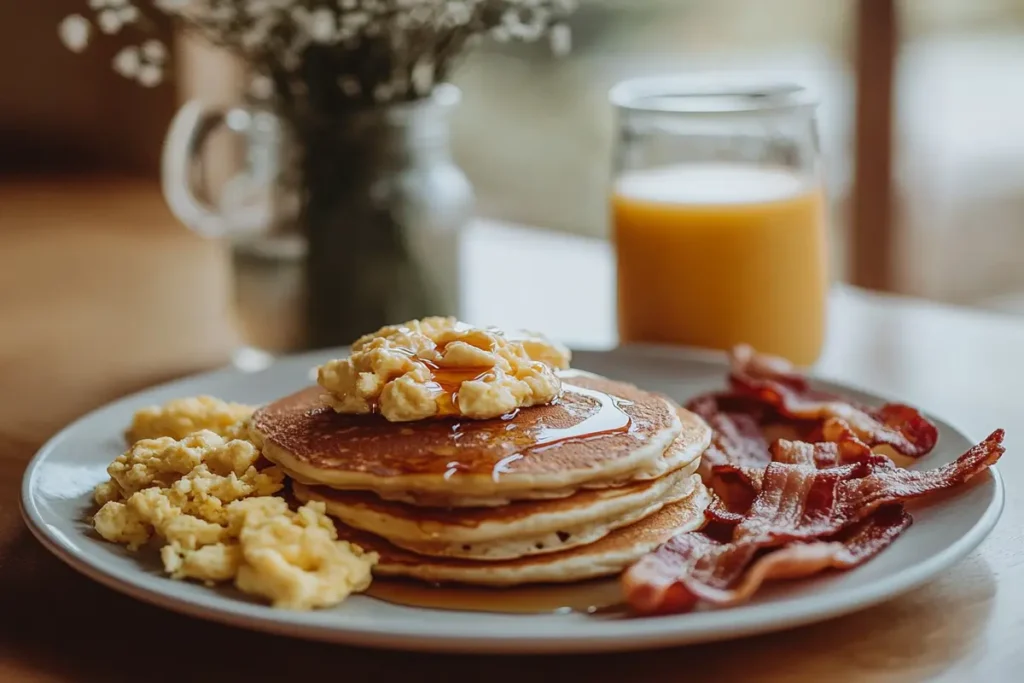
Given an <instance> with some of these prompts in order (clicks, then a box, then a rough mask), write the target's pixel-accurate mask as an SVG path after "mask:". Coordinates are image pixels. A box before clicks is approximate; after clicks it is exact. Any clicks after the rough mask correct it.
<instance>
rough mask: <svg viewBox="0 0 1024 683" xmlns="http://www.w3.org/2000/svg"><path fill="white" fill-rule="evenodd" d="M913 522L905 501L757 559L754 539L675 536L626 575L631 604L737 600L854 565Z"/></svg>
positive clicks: (640, 608) (659, 606)
mask: <svg viewBox="0 0 1024 683" xmlns="http://www.w3.org/2000/svg"><path fill="white" fill-rule="evenodd" d="M912 522H913V520H912V519H911V517H910V515H908V514H907V512H906V511H905V510H904V509H903V506H901V505H891V506H888V507H883V508H880V509H879V510H877V511H875V512H874V513H872V514H871V515H870V516H869V517H867V518H866V519H864V520H863V521H861V522H858V523H857V524H856V525H854V526H851V527H850V528H848V529H845V530H844V531H843V532H841V533H840V534H837V535H835V536H833V537H832V538H829V539H826V540H821V541H814V542H811V543H799V542H798V543H790V544H788V545H786V546H784V547H782V548H780V549H778V550H776V551H774V552H770V553H767V554H764V555H761V556H759V557H757V558H756V559H752V558H754V556H755V552H756V547H755V546H754V545H752V544H748V545H745V546H743V545H735V544H728V543H721V542H719V541H716V540H715V539H713V538H712V537H710V536H708V535H706V534H703V533H687V534H681V535H679V536H676V537H675V538H673V539H671V540H670V541H669V542H668V543H666V544H665V545H663V546H661V548H659V549H658V551H657V552H654V553H651V554H650V555H647V556H646V557H644V558H643V559H641V560H640V561H639V562H638V563H637V564H635V565H633V567H632V568H630V569H629V570H627V572H626V573H625V574H624V575H623V585H624V588H625V592H626V596H627V599H628V600H629V604H630V606H631V607H632V608H633V609H634V610H635V611H637V612H639V613H641V614H671V613H678V612H687V611H689V610H691V609H692V608H693V607H694V606H695V605H696V604H697V602H698V601H700V600H703V601H705V602H707V603H710V604H714V605H721V606H726V605H735V604H737V603H740V602H745V601H746V600H749V599H750V597H751V596H753V594H754V593H755V592H756V591H757V590H758V589H759V588H760V587H761V585H762V584H763V583H764V582H765V581H768V580H771V579H797V578H803V577H806V576H811V575H813V574H817V573H818V572H820V571H823V570H825V569H830V568H831V569H850V568H852V567H856V566H857V565H859V564H862V563H863V562H866V561H867V560H869V559H870V558H872V557H874V556H875V555H877V554H878V553H879V552H881V551H882V550H884V549H885V548H886V547H887V546H888V545H889V544H890V543H892V542H893V541H894V540H895V539H896V537H898V536H899V535H900V534H901V533H903V532H904V531H905V530H906V529H907V528H908V527H909V526H910V525H911V523H912Z"/></svg>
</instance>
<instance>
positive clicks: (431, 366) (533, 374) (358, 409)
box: [317, 317, 570, 422]
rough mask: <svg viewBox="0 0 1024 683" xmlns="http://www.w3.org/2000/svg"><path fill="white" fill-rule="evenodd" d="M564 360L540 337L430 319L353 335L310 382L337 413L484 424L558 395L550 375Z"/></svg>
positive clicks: (394, 419)
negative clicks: (348, 346)
mask: <svg viewBox="0 0 1024 683" xmlns="http://www.w3.org/2000/svg"><path fill="white" fill-rule="evenodd" d="M569 358H570V354H569V350H568V349H566V348H565V347H564V346H561V345H560V344H555V343H554V342H550V341H548V340H546V339H544V338H542V337H540V336H533V337H528V338H523V339H514V338H510V337H507V336H506V335H505V334H504V333H502V332H500V331H499V330H496V329H493V328H487V329H484V328H476V327H471V326H470V325H467V324H465V323H461V322H459V321H457V320H456V319H455V318H450V317H449V318H442V317H431V318H424V319H423V320H410V321H409V322H407V323H404V324H402V325H391V326H388V327H382V328H381V329H379V330H377V331H376V332H374V333H372V334H368V335H365V336H363V337H360V338H359V339H358V340H356V342H355V343H354V344H353V345H352V351H351V354H350V356H349V357H348V358H342V359H338V360H332V361H329V362H327V363H325V364H324V365H322V366H320V368H319V370H318V373H317V383H318V384H320V386H321V387H323V388H324V390H325V391H326V392H327V395H326V397H325V398H326V400H327V402H328V403H329V404H330V405H331V406H332V407H333V408H334V409H335V410H336V411H337V412H339V413H352V414H357V415H361V414H367V413H371V412H378V413H380V414H381V415H382V416H384V418H385V419H387V420H389V421H391V422H408V421H412V420H422V419H427V418H432V417H441V416H447V415H459V416H463V417H469V418H472V419H488V418H494V417H498V416H500V415H504V414H505V413H508V412H511V411H512V410H515V409H516V408H524V407H528V406H535V405H543V404H545V403H550V402H551V401H553V400H554V399H555V398H557V397H558V396H559V394H560V393H561V382H560V381H559V379H558V377H557V376H556V375H555V370H562V369H565V368H568V367H569Z"/></svg>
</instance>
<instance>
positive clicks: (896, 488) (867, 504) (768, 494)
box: [622, 430, 1004, 614]
mask: <svg viewBox="0 0 1024 683" xmlns="http://www.w3.org/2000/svg"><path fill="white" fill-rule="evenodd" d="M1002 440H1003V431H1002V430H996V431H995V432H993V433H992V434H991V435H990V436H989V437H988V438H987V439H985V440H984V441H982V442H981V443H980V444H978V445H976V446H974V447H973V448H971V449H969V450H968V451H967V452H966V453H964V454H963V455H961V456H960V457H959V458H957V460H955V461H954V462H952V463H949V464H947V465H944V466H942V467H938V468H936V469H933V470H926V471H917V470H903V469H898V468H896V467H895V466H894V465H893V464H892V463H891V461H889V460H888V459H887V458H884V457H882V456H872V457H869V458H866V459H863V460H859V461H856V462H852V463H850V464H846V465H838V466H834V467H827V468H825V469H820V470H819V469H816V467H815V466H814V464H813V463H814V462H815V458H814V453H813V448H814V446H813V445H810V444H800V443H796V442H785V441H779V442H778V444H777V446H776V454H777V455H779V456H782V457H783V459H784V460H787V461H785V462H783V461H778V462H772V463H771V464H769V465H768V467H767V468H766V469H765V471H764V476H763V478H762V486H761V489H760V491H759V492H758V494H757V496H756V497H755V498H754V501H753V503H752V504H751V506H750V509H749V511H748V512H747V513H746V514H745V515H743V516H742V517H741V516H739V515H735V514H733V513H730V512H729V511H727V510H722V509H721V506H719V505H718V504H717V503H716V504H715V505H713V506H712V508H711V510H712V512H711V513H710V515H709V517H710V518H711V519H712V520H714V521H717V522H719V523H725V524H729V523H733V524H735V526H734V528H733V532H732V534H731V537H729V538H726V539H717V538H715V537H713V536H712V535H711V534H709V533H705V532H689V533H685V534H680V535H678V536H676V537H674V538H673V539H671V540H670V541H668V542H667V543H665V544H663V545H662V546H661V547H660V548H658V549H657V550H656V551H654V552H653V553H651V554H649V555H647V556H646V557H644V558H642V559H641V560H640V561H639V562H637V563H636V564H635V565H633V566H632V567H631V568H630V569H628V570H627V571H626V572H625V574H623V579H622V580H623V587H624V590H625V593H626V598H627V600H628V602H629V604H630V605H631V606H632V607H633V609H634V610H636V611H637V612H640V613H644V614H654V613H665V612H679V611H686V610H688V609H691V608H692V607H693V606H694V605H695V604H696V602H697V601H698V600H700V599H703V600H706V601H708V602H712V603H717V604H734V603H735V602H738V601H741V600H744V599H747V598H749V597H750V595H752V594H753V592H754V591H755V590H757V588H758V587H759V586H760V585H761V584H762V583H763V582H764V581H765V580H767V579H773V578H794V577H798V576H807V575H810V574H814V573H816V572H818V571H821V570H823V569H825V568H829V567H833V568H847V567H852V566H855V565H857V564H859V563H861V562H864V561H865V560H867V559H868V558H870V557H872V556H873V555H875V554H877V553H878V552H880V551H881V550H882V549H883V548H885V547H886V546H888V544H889V543H891V542H892V541H893V540H894V539H895V538H896V537H897V536H898V535H899V534H900V533H902V531H903V530H905V529H906V528H907V527H908V526H909V525H910V523H911V520H910V517H909V515H907V514H906V512H905V511H904V510H903V509H902V506H901V505H899V503H901V502H903V501H906V500H910V499H913V498H917V497H919V496H923V495H927V494H929V493H933V492H936V491H942V490H946V489H949V488H952V487H954V486H957V485H959V484H962V483H964V482H966V481H967V480H968V479H970V478H971V477H973V476H975V475H976V474H978V473H980V472H982V471H984V470H985V469H987V468H988V467H989V466H990V465H992V464H993V463H995V462H996V461H997V460H998V459H999V458H1000V457H1001V456H1002V454H1003V452H1004V448H1003V446H1002ZM807 446H810V447H811V451H810V452H809V451H808V449H807ZM865 448H866V446H865ZM771 548H775V550H773V551H772V552H769V553H768V554H765V555H760V556H759V553H761V552H762V551H764V550H765V549H771Z"/></svg>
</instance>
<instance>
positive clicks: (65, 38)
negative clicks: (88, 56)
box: [57, 14, 92, 52]
mask: <svg viewBox="0 0 1024 683" xmlns="http://www.w3.org/2000/svg"><path fill="white" fill-rule="evenodd" d="M91 32H92V24H90V23H89V21H88V19H86V18H85V17H83V16H82V15H81V14H72V15H70V16H67V17H64V21H62V22H60V24H59V25H58V26H57V35H58V36H60V42H62V43H64V46H65V47H66V48H67V49H69V50H71V51H72V52H81V51H82V50H84V49H85V48H86V46H88V45H89V34H90V33H91Z"/></svg>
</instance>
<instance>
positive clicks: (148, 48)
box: [142, 39, 167, 64]
mask: <svg viewBox="0 0 1024 683" xmlns="http://www.w3.org/2000/svg"><path fill="white" fill-rule="evenodd" d="M142 54H143V56H144V57H145V58H146V61H148V62H155V63H157V64H163V62H164V61H165V60H166V59H167V48H166V47H164V44H163V43H161V42H160V41H159V40H152V39H151V40H147V41H146V42H144V43H143V44H142Z"/></svg>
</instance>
